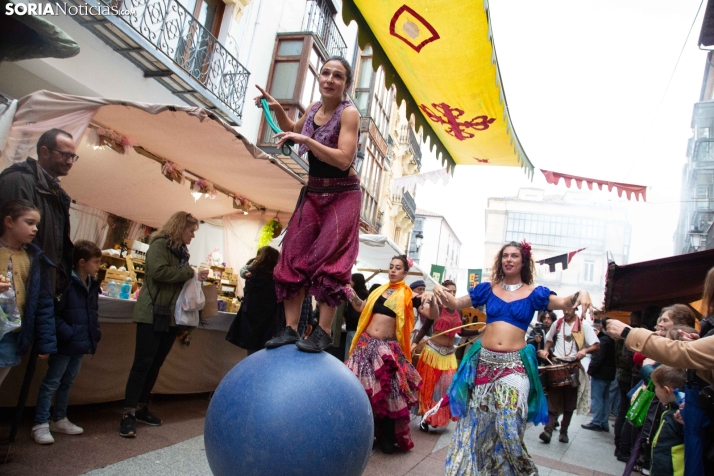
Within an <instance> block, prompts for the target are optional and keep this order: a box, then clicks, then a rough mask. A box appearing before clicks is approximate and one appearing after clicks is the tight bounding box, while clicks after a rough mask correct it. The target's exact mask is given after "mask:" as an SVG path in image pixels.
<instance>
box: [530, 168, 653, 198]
mask: <svg viewBox="0 0 714 476" xmlns="http://www.w3.org/2000/svg"><path fill="white" fill-rule="evenodd" d="M540 171H541V172H543V175H545V180H546V181H547V182H548V183H550V184H553V185H558V182H560V179H563V180H564V181H565V185H566V186H567V187H568V188H570V185H571V184H572V182H573V181H575V183H576V184H577V186H578V188H583V182H585V183H586V184H587V185H588V188H589V189H590V190H592V189H593V184H595V185H597V186H598V187H599V188H600V190H602V187H603V186H605V187H607V189H608V191H612V189H613V188H616V189H617V195H618V196H620V197H622V194H623V192H624V193H625V195H627V199H628V200H632V195H634V196H635V200H639V197H640V196H642V201H643V202H646V201H647V186H646V185H633V184H630V183H619V182H610V181H608V180H595V179H590V178H586V177H578V176H575V175H566V174H561V173H558V172H550V171H548V170H543V169H541V170H540Z"/></svg>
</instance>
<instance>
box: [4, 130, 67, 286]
mask: <svg viewBox="0 0 714 476" xmlns="http://www.w3.org/2000/svg"><path fill="white" fill-rule="evenodd" d="M77 159H78V157H77V155H76V154H75V146H74V139H73V138H72V135H71V134H69V133H68V132H65V131H63V130H60V129H50V130H49V131H47V132H45V133H44V134H42V136H40V139H39V140H38V141H37V160H35V159H32V158H30V157H28V158H27V160H26V161H25V162H18V163H15V164H13V165H11V166H10V167H8V168H6V169H5V170H3V171H2V173H0V204H3V203H5V202H7V201H10V200H21V199H22V200H27V201H29V202H32V203H33V204H34V205H35V206H36V207H37V208H38V209H39V210H40V215H41V221H40V224H39V226H38V229H37V235H35V239H34V241H33V243H35V244H36V245H37V246H39V247H40V248H41V249H42V251H44V252H45V254H46V255H47V257H48V258H49V259H50V260H52V262H53V263H54V264H55V265H57V267H58V268H59V269H58V271H57V272H54V270H53V271H52V274H51V278H52V286H53V288H54V289H55V294H56V296H60V295H61V294H62V293H63V292H64V290H65V288H66V287H67V285H68V284H69V279H70V277H71V276H72V249H73V245H72V240H71V239H70V234H69V229H70V228H69V227H70V225H69V206H70V202H71V199H70V198H69V195H67V192H65V191H64V190H62V187H61V186H60V181H59V179H60V177H64V176H65V175H67V174H69V171H70V169H71V168H72V165H74V163H75V162H76V161H77Z"/></svg>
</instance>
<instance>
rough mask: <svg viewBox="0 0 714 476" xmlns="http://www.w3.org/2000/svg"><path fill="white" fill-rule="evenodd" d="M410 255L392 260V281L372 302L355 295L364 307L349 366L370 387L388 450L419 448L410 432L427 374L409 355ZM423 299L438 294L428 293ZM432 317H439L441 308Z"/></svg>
mask: <svg viewBox="0 0 714 476" xmlns="http://www.w3.org/2000/svg"><path fill="white" fill-rule="evenodd" d="M410 261H411V260H410V259H408V258H407V257H406V256H404V255H400V256H395V257H394V258H392V261H391V262H390V264H389V283H387V284H384V285H382V286H380V287H378V288H377V289H376V290H374V291H373V292H372V293H371V294H370V295H369V297H368V298H367V301H362V300H361V299H360V298H359V297H357V296H353V297H352V303H353V305H354V307H355V308H357V309H359V310H361V312H362V314H361V315H360V319H359V324H358V326H357V332H356V334H355V339H354V340H353V341H352V348H351V349H350V355H349V358H348V359H347V362H346V363H347V366H348V367H349V368H350V370H351V371H352V372H354V374H355V375H356V376H357V378H358V379H359V380H360V382H361V383H362V385H363V386H364V389H365V391H366V392H367V395H368V396H369V399H370V403H371V404H372V411H373V413H374V419H375V433H376V436H377V440H378V442H379V445H380V448H381V449H382V452H384V453H387V454H389V453H393V452H394V450H395V446H394V445H395V444H396V445H397V446H398V447H399V449H401V450H403V451H406V450H409V449H411V448H412V447H413V446H414V443H412V440H411V437H410V435H409V420H410V414H409V407H410V406H411V405H414V404H415V403H416V402H417V400H418V392H419V387H420V386H421V378H420V377H419V374H418V373H417V371H416V369H415V368H414V366H413V365H412V364H411V361H410V359H409V357H408V356H409V352H410V344H411V339H410V337H411V332H412V329H413V328H414V307H413V306H412V290H411V289H410V288H409V286H407V285H406V284H405V283H404V278H405V276H406V274H407V271H409V266H410ZM422 299H423V300H424V301H425V302H426V301H430V300H432V299H433V296H432V294H431V293H430V292H424V293H423V294H422ZM431 317H432V318H434V319H435V318H436V317H437V316H436V307H434V308H433V311H432V315H431Z"/></svg>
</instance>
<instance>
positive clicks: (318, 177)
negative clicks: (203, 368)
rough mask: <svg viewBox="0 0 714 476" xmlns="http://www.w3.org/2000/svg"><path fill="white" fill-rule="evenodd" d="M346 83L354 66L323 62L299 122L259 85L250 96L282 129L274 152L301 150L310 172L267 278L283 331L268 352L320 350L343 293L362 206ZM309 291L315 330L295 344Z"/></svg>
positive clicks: (355, 127)
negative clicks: (290, 147)
mask: <svg viewBox="0 0 714 476" xmlns="http://www.w3.org/2000/svg"><path fill="white" fill-rule="evenodd" d="M352 79H353V73H352V68H351V67H350V64H349V63H348V62H347V61H346V60H345V59H344V58H342V57H332V58H329V59H328V60H327V61H326V62H325V63H324V64H323V66H322V69H321V70H320V75H319V77H318V79H317V81H318V84H319V87H320V94H321V96H322V97H321V100H320V101H317V102H315V103H313V104H311V105H310V107H309V108H308V109H307V113H306V114H305V115H303V116H302V117H301V118H300V119H299V120H298V121H297V122H294V121H293V120H291V119H290V118H289V117H288V116H287V114H286V113H285V110H284V109H283V107H282V106H281V105H280V103H278V101H276V100H275V99H273V98H272V97H271V96H270V95H269V94H268V93H267V92H265V90H263V89H262V88H261V87H259V86H257V87H258V89H259V90H260V92H261V95H260V96H258V97H257V98H255V102H256V105H260V103H261V100H265V101H266V102H267V105H268V107H269V108H271V109H272V110H273V111H275V117H276V119H277V121H278V124H279V125H280V127H281V128H282V130H283V131H286V132H281V133H279V134H276V135H275V137H276V138H277V139H278V142H277V144H276V145H277V147H278V148H281V147H282V146H283V145H284V144H286V143H294V144H298V145H299V146H300V150H299V152H298V154H299V155H303V154H305V153H306V152H307V156H308V162H309V167H310V168H309V172H308V174H309V178H308V182H307V185H306V186H305V187H303V189H302V191H301V192H300V198H299V199H298V203H297V206H296V207H295V212H294V213H293V216H292V218H291V219H290V223H289V224H288V229H287V231H286V234H285V238H284V241H283V250H282V253H281V254H280V261H279V262H278V265H277V266H276V267H275V271H274V273H273V276H274V279H275V290H276V294H277V298H278V302H284V303H285V320H286V323H287V326H286V327H285V329H283V330H282V331H280V333H279V334H278V335H277V336H276V337H274V338H273V339H271V340H269V341H268V342H266V344H265V346H266V347H267V348H269V349H272V348H275V347H280V346H281V345H285V344H293V343H296V344H297V347H298V348H299V349H300V350H302V351H305V352H320V351H322V350H325V349H326V348H328V347H329V346H331V345H332V338H331V337H330V328H331V326H332V320H333V319H334V317H335V309H336V308H337V306H338V305H339V304H340V302H341V301H343V300H345V299H347V296H348V295H349V287H348V284H349V282H350V278H351V277H352V274H351V273H352V265H353V264H354V263H355V260H356V259H357V253H358V251H359V213H360V205H361V203H362V192H361V191H360V182H359V177H358V176H357V173H356V172H355V170H354V168H353V167H352V163H353V162H354V159H355V157H356V155H357V141H358V135H359V113H358V112H357V109H355V107H354V106H352V105H351V103H350V102H349V101H347V100H345V99H346V97H345V92H346V91H347V90H348V88H349V87H350V86H351V85H352ZM308 288H309V293H310V294H311V295H312V296H314V297H315V299H316V300H317V302H318V305H319V307H320V320H319V326H317V328H316V329H314V330H313V332H312V333H311V334H310V337H308V338H307V339H305V340H299V336H298V333H297V326H298V321H299V320H300V309H301V307H302V302H303V299H304V297H305V292H306V290H308Z"/></svg>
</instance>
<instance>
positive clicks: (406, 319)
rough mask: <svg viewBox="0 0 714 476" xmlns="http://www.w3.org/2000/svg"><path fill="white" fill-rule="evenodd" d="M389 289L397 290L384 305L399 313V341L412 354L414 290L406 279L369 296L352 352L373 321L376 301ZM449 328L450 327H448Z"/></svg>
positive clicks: (378, 289) (384, 286)
mask: <svg viewBox="0 0 714 476" xmlns="http://www.w3.org/2000/svg"><path fill="white" fill-rule="evenodd" d="M387 289H394V290H395V292H394V293H393V294H392V295H391V296H389V297H388V298H387V300H386V301H385V302H384V305H385V306H386V307H388V308H389V309H391V310H392V311H394V313H395V314H396V315H397V323H396V324H397V326H396V327H397V341H398V342H399V346H400V347H401V348H402V352H404V354H405V355H410V354H411V350H410V347H411V334H412V330H413V329H414V307H413V306H412V290H411V288H410V287H409V286H407V285H406V283H405V282H404V281H399V282H398V283H387V284H383V285H382V286H380V287H378V288H377V289H375V290H374V291H373V292H372V294H370V295H369V297H368V298H367V302H366V303H365V305H364V309H363V310H362V314H360V316H359V323H358V324H357V331H356V332H355V338H354V340H353V341H352V347H350V354H352V352H353V351H354V348H355V346H356V345H357V341H358V340H359V339H358V337H359V336H360V335H362V333H363V332H364V331H365V329H367V327H369V323H370V322H372V315H373V309H374V303H375V302H376V301H377V299H379V297H380V296H381V295H382V294H384V292H385V291H386V290H387ZM447 329H448V328H447Z"/></svg>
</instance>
